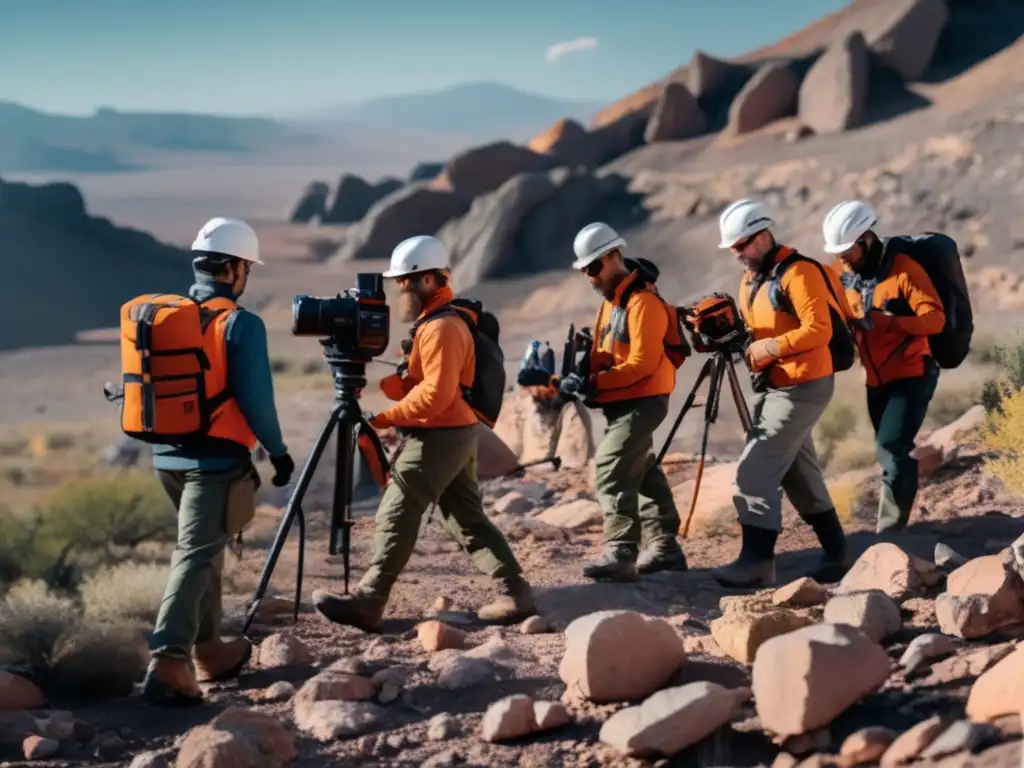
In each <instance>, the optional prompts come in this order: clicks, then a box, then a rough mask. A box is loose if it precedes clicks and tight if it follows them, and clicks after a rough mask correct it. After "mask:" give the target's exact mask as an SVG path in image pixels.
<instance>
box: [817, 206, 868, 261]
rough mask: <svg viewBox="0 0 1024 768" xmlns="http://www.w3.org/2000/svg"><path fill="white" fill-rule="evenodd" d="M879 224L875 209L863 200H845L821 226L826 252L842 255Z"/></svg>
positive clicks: (830, 212)
mask: <svg viewBox="0 0 1024 768" xmlns="http://www.w3.org/2000/svg"><path fill="white" fill-rule="evenodd" d="M877 223H878V214H876V213H875V209H874V208H872V207H871V206H870V205H868V204H867V203H865V202H864V201H862V200H843V202H841V203H839V205H837V206H835V207H834V208H833V209H832V210H831V211H829V212H828V214H827V215H826V216H825V221H824V222H823V223H822V225H821V231H822V234H824V235H825V252H826V253H842V252H843V251H848V250H850V249H851V248H853V246H854V245H856V244H857V241H858V240H859V239H860V238H861V237H862V236H863V235H864V233H865V232H867V231H868V230H869V229H871V228H872V227H873V226H875V224H877Z"/></svg>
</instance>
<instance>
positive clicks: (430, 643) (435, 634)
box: [416, 619, 466, 653]
mask: <svg viewBox="0 0 1024 768" xmlns="http://www.w3.org/2000/svg"><path fill="white" fill-rule="evenodd" d="M416 634H417V636H418V637H419V639H420V644H421V645H422V646H423V650H425V651H426V652H427V653H433V652H434V651H444V650H447V649H449V648H455V649H460V648H465V647H466V633H465V632H462V631H460V630H458V629H455V628H454V627H449V626H448V625H447V624H445V623H444V622H443V621H437V620H436V619H431V620H430V621H424V622H423V623H422V624H420V625H418V626H417V627H416Z"/></svg>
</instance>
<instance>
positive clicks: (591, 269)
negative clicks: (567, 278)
mask: <svg viewBox="0 0 1024 768" xmlns="http://www.w3.org/2000/svg"><path fill="white" fill-rule="evenodd" d="M603 269H604V258H600V259H597V260H596V261H592V262H590V263H589V264H587V266H585V267H583V269H581V270H580V272H582V273H583V274H584V275H586V276H587V277H597V276H598V275H600V274H601V271H602V270H603Z"/></svg>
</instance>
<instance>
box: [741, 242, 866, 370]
mask: <svg viewBox="0 0 1024 768" xmlns="http://www.w3.org/2000/svg"><path fill="white" fill-rule="evenodd" d="M797 261H807V262H810V263H811V264H813V265H814V266H816V267H817V268H818V271H819V272H821V277H822V279H823V280H824V281H825V286H826V287H827V288H828V292H829V293H831V294H832V298H833V299H834V300H835V302H836V306H838V307H840V308H842V306H843V302H842V301H840V300H839V297H838V296H837V295H836V290H835V287H834V286H833V285H832V281H831V280H829V277H828V273H826V272H825V267H824V266H823V265H822V264H821V262H819V261H816V260H814V259H811V258H808V257H807V256H804V255H803V254H802V253H797V252H796V251H794V252H793V253H792V255H790V256H787V257H786V258H785V259H783V260H782V261H780V262H779V263H778V264H776V265H775V266H774V267H773V268H772V270H771V272H770V273H769V275H768V280H767V285H768V300H769V301H770V302H771V304H772V308H773V309H775V310H776V311H783V312H790V313H792V312H793V306H792V304H790V302H789V297H788V296H786V295H785V294H784V293H783V292H782V275H783V273H784V272H785V271H786V270H787V269H788V268H789V267H790V265H792V264H794V263H795V262H797ZM754 285H755V287H754V288H753V291H752V293H751V296H750V302H751V304H753V301H754V295H755V294H756V293H757V287H759V286H758V284H757V283H755V284H754ZM828 314H829V317H830V318H831V320H832V338H831V339H829V342H828V351H829V352H830V353H831V355H832V370H833V371H835V372H836V373H838V372H840V371H846V370H849V369H850V368H852V367H853V363H854V361H855V360H856V359H857V344H856V342H855V341H854V339H853V334H852V333H851V332H850V327H849V325H848V324H847V322H846V318H845V317H843V316H842V315H841V314H840V313H839V312H838V311H837V310H836V308H835V307H833V306H832V305H831V304H829V305H828Z"/></svg>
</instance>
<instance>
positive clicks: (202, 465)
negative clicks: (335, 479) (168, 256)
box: [153, 277, 288, 472]
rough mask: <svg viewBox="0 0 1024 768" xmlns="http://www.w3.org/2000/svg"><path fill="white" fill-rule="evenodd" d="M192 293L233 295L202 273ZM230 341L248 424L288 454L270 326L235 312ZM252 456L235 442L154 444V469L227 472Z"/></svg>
mask: <svg viewBox="0 0 1024 768" xmlns="http://www.w3.org/2000/svg"><path fill="white" fill-rule="evenodd" d="M189 296H191V297H192V298H194V299H198V300H199V301H206V300H207V299H210V298H212V297H214V296H222V297H225V298H229V299H230V298H234V296H233V295H232V293H231V286H229V285H226V284H225V283H218V282H215V281H212V280H208V279H206V278H203V277H197V278H196V283H195V284H194V285H193V286H192V287H191V288H190V289H189ZM225 342H226V345H227V359H228V386H229V387H231V390H232V391H233V392H234V396H235V400H237V401H238V407H239V408H241V410H242V415H244V416H245V420H246V421H247V422H248V424H249V428H250V429H251V430H252V431H253V434H254V435H256V439H257V440H259V441H260V443H261V444H262V445H263V447H264V448H265V449H266V450H267V453H269V454H270V455H271V456H274V457H276V456H280V455H282V454H284V453H287V451H288V448H287V447H286V446H285V444H284V440H283V439H282V437H281V426H280V424H279V422H278V419H277V408H276V406H275V405H274V379H273V376H272V375H271V372H270V356H269V353H268V352H267V328H266V326H265V325H264V324H263V320H262V319H260V317H259V315H255V314H253V313H252V312H246V311H245V310H240V311H237V312H232V313H231V317H229V318H228V321H227V328H226V329H225ZM224 442H227V441H224ZM250 460H251V458H250V455H249V452H248V451H247V450H246V449H245V448H244V447H243V446H241V445H236V444H230V445H227V446H225V445H224V444H219V445H211V446H210V447H209V448H205V447H204V448H203V449H191V450H185V449H182V448H178V447H176V446H171V445H154V446H153V467H154V469H163V470H169V471H187V470H195V469H200V470H205V471H210V472H222V471H229V470H231V469H234V468H236V467H238V466H240V465H242V464H243V463H245V462H247V461H250Z"/></svg>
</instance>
